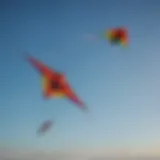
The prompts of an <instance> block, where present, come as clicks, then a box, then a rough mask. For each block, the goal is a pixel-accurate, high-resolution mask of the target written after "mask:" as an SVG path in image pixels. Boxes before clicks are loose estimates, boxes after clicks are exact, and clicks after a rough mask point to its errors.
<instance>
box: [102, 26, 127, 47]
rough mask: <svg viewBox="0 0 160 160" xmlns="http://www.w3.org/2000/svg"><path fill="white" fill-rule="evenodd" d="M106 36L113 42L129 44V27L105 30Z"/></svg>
mask: <svg viewBox="0 0 160 160" xmlns="http://www.w3.org/2000/svg"><path fill="white" fill-rule="evenodd" d="M105 38H107V39H108V40H109V42H110V43H111V44H121V45H123V46H127V45H128V32H127V29H125V28H123V27H121V28H113V29H109V30H107V31H106V32H105Z"/></svg>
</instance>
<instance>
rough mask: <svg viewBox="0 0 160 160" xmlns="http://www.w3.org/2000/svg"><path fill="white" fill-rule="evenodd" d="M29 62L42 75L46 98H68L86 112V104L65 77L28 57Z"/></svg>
mask: <svg viewBox="0 0 160 160" xmlns="http://www.w3.org/2000/svg"><path fill="white" fill-rule="evenodd" d="M27 60H28V61H29V62H30V63H31V64H32V65H33V66H34V67H35V68H36V69H37V70H38V71H39V72H40V74H41V75H42V82H43V83H42V87H43V94H44V97H45V98H51V97H53V98H56V97H67V98H68V99H70V100H71V101H73V102H74V103H75V104H77V105H78V106H79V107H80V108H81V109H83V110H86V109H87V108H86V106H85V105H84V103H83V102H82V101H81V100H80V99H79V98H78V97H77V96H76V94H75V93H74V91H73V90H72V89H71V87H70V85H69V84H68V82H67V80H66V78H65V76H64V75H63V74H61V73H58V72H56V71H54V70H53V69H51V68H49V67H47V66H46V65H45V64H43V63H41V62H40V61H38V60H36V59H34V58H32V57H27Z"/></svg>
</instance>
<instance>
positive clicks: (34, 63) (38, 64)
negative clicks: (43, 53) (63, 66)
mask: <svg viewBox="0 0 160 160" xmlns="http://www.w3.org/2000/svg"><path fill="white" fill-rule="evenodd" d="M27 60H28V61H29V62H30V63H31V64H32V66H34V67H35V68H36V69H37V70H38V71H39V72H40V73H41V74H42V75H43V76H47V77H48V78H49V77H51V76H52V75H53V74H54V73H55V71H54V70H53V69H50V68H49V67H47V66H46V65H44V64H43V63H42V62H40V61H38V60H36V59H34V58H32V57H27Z"/></svg>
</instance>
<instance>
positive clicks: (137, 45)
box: [0, 0, 160, 150]
mask: <svg viewBox="0 0 160 160" xmlns="http://www.w3.org/2000/svg"><path fill="white" fill-rule="evenodd" d="M0 7H1V8H0V19H1V25H0V32H1V33H0V34H1V36H0V54H1V56H0V66H1V67H0V72H1V84H0V96H1V98H0V126H1V131H0V145H1V146H2V147H3V146H5V147H8V146H13V147H17V148H23V147H28V148H30V149H32V148H33V149H35V148H36V149H43V150H48V149H57V150H66V149H73V150H74V149H75V150H80V149H83V150H97V149H102V148H103V149H104V150H105V149H106V148H110V149H113V150H114V149H117V148H121V149H125V148H129V149H131V150H132V149H133V150H134V149H137V148H140V149H144V148H147V147H153V148H158V147H159V149H160V139H159V135H160V127H159V126H160V116H159V115H160V72H159V71H160V63H159V61H160V44H159V42H160V29H159V28H160V19H159V17H160V1H159V0H152V1H151V0H150V1H149V0H139V1H138V0H137V1H135V0H134V1H128V0H119V1H115V0H111V1H110V0H97V1H93V0H88V1H87V0H81V1H73V0H63V1H60V0H59V1H58V0H57V1H47V0H46V1H42V0H39V1H31V0H28V1H26V2H24V1H21V0H19V1H18V0H15V1H4V2H2V1H1V5H0ZM118 26H125V27H127V28H128V30H129V35H130V37H129V38H130V44H129V47H128V48H123V47H120V46H114V47H113V46H110V45H109V44H108V43H107V41H105V40H104V39H103V37H102V36H103V31H104V30H105V29H107V28H109V27H118ZM90 33H91V34H97V35H100V36H101V37H102V38H99V39H98V40H96V41H88V40H87V39H86V38H84V37H85V35H86V34H90ZM26 51H27V52H29V53H30V54H31V55H33V56H34V57H36V58H37V59H39V60H41V61H43V62H44V63H46V64H47V65H49V66H50V67H53V68H55V69H57V70H58V71H62V72H64V73H65V74H66V75H67V78H68V80H69V81H70V83H71V84H72V86H73V88H74V89H75V91H76V93H77V94H78V95H79V96H80V97H81V99H83V100H84V101H85V102H86V104H87V105H88V107H89V109H90V110H91V113H90V114H89V115H87V114H84V113H83V112H81V111H80V110H78V109H77V108H76V107H75V105H74V104H72V103H70V102H69V101H68V100H66V99H55V100H54V99H51V100H48V101H45V100H44V99H43V97H42V89H41V82H40V77H39V75H38V73H37V72H36V70H34V68H32V67H31V66H30V65H29V64H28V63H27V62H26V61H25V60H24V57H23V53H24V52H26ZM47 119H53V120H54V121H55V126H54V127H53V128H52V131H51V132H48V133H47V134H46V136H44V137H42V138H38V137H37V136H36V130H37V127H38V126H39V125H40V124H41V123H42V122H43V121H44V120H47Z"/></svg>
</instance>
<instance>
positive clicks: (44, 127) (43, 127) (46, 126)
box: [37, 120, 53, 134]
mask: <svg viewBox="0 0 160 160" xmlns="http://www.w3.org/2000/svg"><path fill="white" fill-rule="evenodd" d="M52 125H53V122H52V121H50V120H47V121H45V122H43V124H42V125H41V126H40V128H39V129H38V131H37V133H38V134H43V133H45V132H47V131H48V130H49V129H51V127H52Z"/></svg>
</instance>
